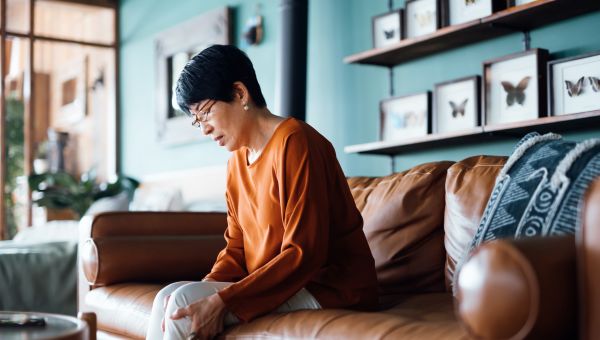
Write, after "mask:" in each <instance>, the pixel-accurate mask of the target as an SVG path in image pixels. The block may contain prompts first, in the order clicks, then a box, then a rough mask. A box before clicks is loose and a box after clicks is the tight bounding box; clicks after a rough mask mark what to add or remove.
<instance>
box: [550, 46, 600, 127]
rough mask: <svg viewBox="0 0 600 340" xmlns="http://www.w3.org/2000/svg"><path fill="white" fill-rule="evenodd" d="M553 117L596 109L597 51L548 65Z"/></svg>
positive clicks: (599, 89)
mask: <svg viewBox="0 0 600 340" xmlns="http://www.w3.org/2000/svg"><path fill="white" fill-rule="evenodd" d="M548 77H549V78H548V79H549V81H548V94H549V96H550V99H549V100H548V111H549V113H550V114H551V115H553V116H560V115H567V114H571V113H577V112H587V111H594V110H600V51H598V52H593V53H587V54H583V55H579V56H575V57H571V58H565V59H559V60H554V61H551V62H549V63H548Z"/></svg>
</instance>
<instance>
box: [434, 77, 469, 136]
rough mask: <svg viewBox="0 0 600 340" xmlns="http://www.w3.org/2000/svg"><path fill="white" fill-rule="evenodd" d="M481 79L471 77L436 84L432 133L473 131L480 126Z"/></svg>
mask: <svg viewBox="0 0 600 340" xmlns="http://www.w3.org/2000/svg"><path fill="white" fill-rule="evenodd" d="M480 88H481V77H480V76H471V77H466V78H460V79H455V80H451V81H447V82H443V83H439V84H435V87H434V90H433V115H432V119H431V122H432V132H433V133H445V132H456V131H465V130H469V129H473V128H475V127H477V126H479V125H480V123H481V115H480V112H481V111H480V108H481V105H480Z"/></svg>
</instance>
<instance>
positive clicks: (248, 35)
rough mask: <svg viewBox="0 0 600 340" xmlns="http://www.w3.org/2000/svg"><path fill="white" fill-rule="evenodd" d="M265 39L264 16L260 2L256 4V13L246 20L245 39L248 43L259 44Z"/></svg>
mask: <svg viewBox="0 0 600 340" xmlns="http://www.w3.org/2000/svg"><path fill="white" fill-rule="evenodd" d="M262 39H263V18H262V16H261V15H260V4H257V5H256V14H255V15H254V16H253V17H250V18H249V19H248V20H247V21H246V26H245V27H244V40H245V41H246V43H247V44H248V45H258V44H260V43H261V41H262Z"/></svg>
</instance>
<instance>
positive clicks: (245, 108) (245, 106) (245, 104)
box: [244, 103, 250, 111]
mask: <svg viewBox="0 0 600 340" xmlns="http://www.w3.org/2000/svg"><path fill="white" fill-rule="evenodd" d="M248 109H250V106H248V104H247V103H244V111H248Z"/></svg>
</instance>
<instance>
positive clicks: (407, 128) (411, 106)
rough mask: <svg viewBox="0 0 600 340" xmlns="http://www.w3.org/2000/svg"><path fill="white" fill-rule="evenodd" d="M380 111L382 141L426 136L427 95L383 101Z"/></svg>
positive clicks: (421, 94)
mask: <svg viewBox="0 0 600 340" xmlns="http://www.w3.org/2000/svg"><path fill="white" fill-rule="evenodd" d="M381 109H382V110H383V112H384V114H383V117H382V118H383V119H384V121H383V134H382V137H383V138H382V139H383V140H384V141H389V140H402V139H406V138H412V137H420V136H425V135H427V114H428V112H427V109H428V95H427V93H420V94H416V95H412V96H407V97H402V98H397V99H391V100H388V101H385V102H383V103H382V104H381Z"/></svg>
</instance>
